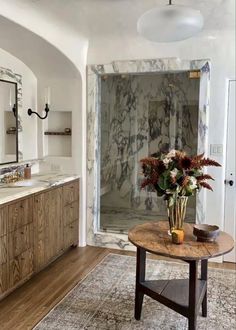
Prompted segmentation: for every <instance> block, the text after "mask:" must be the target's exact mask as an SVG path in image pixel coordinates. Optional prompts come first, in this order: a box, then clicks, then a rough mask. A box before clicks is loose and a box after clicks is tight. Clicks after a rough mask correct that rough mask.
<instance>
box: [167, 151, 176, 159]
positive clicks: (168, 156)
mask: <svg viewBox="0 0 236 330" xmlns="http://www.w3.org/2000/svg"><path fill="white" fill-rule="evenodd" d="M175 155H176V150H175V149H172V150H171V151H170V152H168V154H167V155H166V158H173V157H175Z"/></svg>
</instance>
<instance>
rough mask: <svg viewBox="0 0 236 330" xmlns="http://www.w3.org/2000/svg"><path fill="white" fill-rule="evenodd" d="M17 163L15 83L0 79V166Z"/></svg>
mask: <svg viewBox="0 0 236 330" xmlns="http://www.w3.org/2000/svg"><path fill="white" fill-rule="evenodd" d="M15 162H18V105H17V83H16V82H12V81H7V80H3V79H0V165H1V164H8V163H15Z"/></svg>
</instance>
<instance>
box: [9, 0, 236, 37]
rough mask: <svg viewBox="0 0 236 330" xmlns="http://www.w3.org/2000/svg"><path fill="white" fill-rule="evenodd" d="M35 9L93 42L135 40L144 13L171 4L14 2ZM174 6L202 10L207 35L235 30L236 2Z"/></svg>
mask: <svg viewBox="0 0 236 330" xmlns="http://www.w3.org/2000/svg"><path fill="white" fill-rule="evenodd" d="M11 2H15V3H17V4H18V6H20V7H24V8H25V10H27V8H29V7H30V8H31V9H32V8H34V9H35V11H37V12H43V13H44V15H45V18H47V19H50V18H51V19H54V20H57V21H60V22H61V24H66V25H68V26H70V28H72V29H74V30H76V31H77V32H78V33H80V34H82V35H84V36H85V37H87V38H89V39H90V40H91V39H96V38H99V37H106V36H111V35H112V36H122V35H124V34H125V35H132V36H136V35H137V31H136V22H137V19H138V18H139V16H141V15H142V14H143V13H144V12H145V11H147V10H149V9H151V8H153V7H156V6H158V5H160V6H165V5H166V4H167V2H168V0H11ZM173 4H178V5H186V6H191V7H193V8H196V9H199V10H201V12H202V14H203V16H204V18H205V27H204V33H210V32H211V31H215V30H216V31H217V30H222V29H234V27H235V0H210V1H209V0H198V1H196V0H174V1H173Z"/></svg>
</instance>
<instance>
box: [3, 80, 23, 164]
mask: <svg viewBox="0 0 236 330" xmlns="http://www.w3.org/2000/svg"><path fill="white" fill-rule="evenodd" d="M1 81H2V82H5V83H8V84H13V85H15V88H14V89H15V105H16V160H14V161H12V162H5V163H0V166H1V165H6V164H14V163H18V161H19V146H18V98H17V93H18V86H17V82H14V81H10V80H6V79H0V82H1Z"/></svg>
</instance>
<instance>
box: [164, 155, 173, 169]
mask: <svg viewBox="0 0 236 330" xmlns="http://www.w3.org/2000/svg"><path fill="white" fill-rule="evenodd" d="M170 162H172V159H171V158H167V157H165V158H164V159H163V163H164V165H165V167H166V168H168V165H169V163H170Z"/></svg>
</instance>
